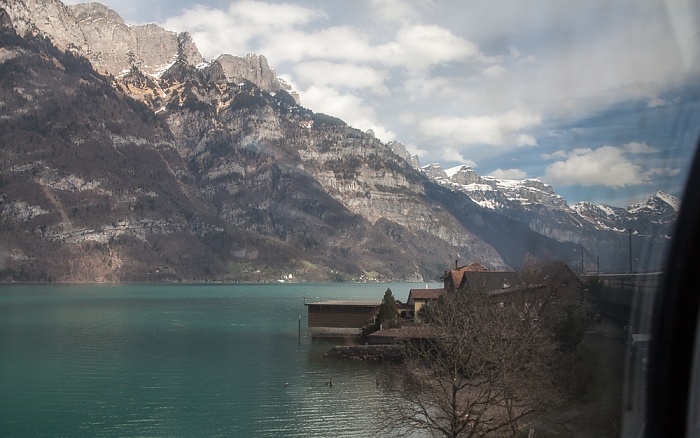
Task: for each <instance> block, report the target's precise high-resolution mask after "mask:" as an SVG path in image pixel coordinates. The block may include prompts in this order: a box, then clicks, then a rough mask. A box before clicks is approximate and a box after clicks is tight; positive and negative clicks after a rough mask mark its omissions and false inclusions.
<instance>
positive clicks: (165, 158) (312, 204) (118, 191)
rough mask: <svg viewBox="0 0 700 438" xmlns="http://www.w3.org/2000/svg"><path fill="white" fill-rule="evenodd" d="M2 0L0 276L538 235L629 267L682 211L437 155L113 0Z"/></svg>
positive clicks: (552, 251) (411, 261)
mask: <svg viewBox="0 0 700 438" xmlns="http://www.w3.org/2000/svg"><path fill="white" fill-rule="evenodd" d="M0 8H1V9H0V22H1V30H0V33H1V34H0V281H61V282H102V281H105V282H118V281H274V280H278V279H282V278H285V279H286V280H290V279H291V280H294V281H296V280H300V281H342V280H361V279H382V280H409V281H424V280H435V279H436V278H437V276H438V275H439V274H440V273H441V272H442V271H443V270H444V269H446V268H447V267H449V266H450V265H451V264H452V263H454V260H455V259H461V260H463V261H467V262H472V261H478V262H479V263H481V264H483V265H484V266H487V267H489V268H493V269H506V268H517V267H518V266H519V265H520V264H521V263H522V261H523V260H524V258H525V256H526V255H527V254H531V255H533V256H535V257H538V258H543V259H558V260H564V261H573V260H575V261H576V264H577V266H580V267H582V268H583V269H587V270H589V269H597V268H599V267H600V260H604V261H605V268H606V269H608V270H612V269H625V267H626V266H627V264H628V262H629V260H630V259H631V258H637V257H638V256H639V254H638V251H641V248H648V247H650V246H653V245H657V244H659V245H663V244H665V242H667V241H668V238H669V235H670V233H671V230H672V227H673V224H674V222H675V220H676V218H677V214H678V203H679V202H678V200H677V199H675V198H673V197H672V196H670V195H667V194H664V193H658V194H657V195H656V196H654V197H652V198H651V199H649V200H648V201H647V202H646V203H643V204H640V205H635V206H630V207H628V208H627V209H621V208H614V207H610V206H605V205H593V204H590V203H580V204H576V205H573V206H569V205H568V204H567V203H566V201H565V200H564V199H563V198H562V197H561V196H559V195H557V194H556V193H554V191H553V189H552V187H551V186H549V185H547V184H544V183H543V182H541V181H537V180H525V181H509V180H499V179H495V178H490V177H482V176H479V175H477V174H476V173H475V172H474V171H473V170H472V169H471V168H469V167H466V166H463V167H458V168H454V169H448V170H443V169H442V168H441V167H440V166H439V165H436V164H432V165H428V166H425V167H423V168H421V167H420V165H419V163H418V160H417V159H416V158H415V157H410V156H409V155H408V153H407V152H406V148H405V147H404V146H403V145H401V143H399V142H391V143H389V144H383V143H382V142H381V141H379V140H378V139H376V138H375V137H374V135H373V134H372V133H371V132H361V131H359V130H357V129H354V128H352V127H351V126H348V125H347V124H346V123H344V122H343V121H342V120H340V119H338V118H335V117H333V116H331V115H325V114H320V113H314V112H312V111H310V110H308V109H306V108H304V107H303V106H302V104H301V102H302V101H303V96H301V97H300V96H299V95H297V94H296V93H295V92H294V91H293V90H291V89H290V87H289V86H288V85H287V84H286V83H285V82H284V81H282V80H281V79H279V78H277V76H276V74H275V72H274V70H272V69H271V68H270V67H269V65H268V63H267V60H266V59H265V57H264V56H261V55H253V54H249V55H247V56H245V57H238V56H232V55H221V56H220V57H219V58H217V59H214V60H212V61H208V62H207V61H205V60H204V59H203V57H202V56H201V54H200V53H199V51H198V50H197V47H196V45H195V43H194V42H193V40H192V38H191V37H190V35H189V34H187V33H182V34H176V33H173V32H169V31H166V30H164V29H162V28H160V27H158V26H156V25H152V24H150V25H144V26H130V25H127V24H125V23H124V21H123V20H122V19H121V18H120V17H119V15H118V14H117V13H116V12H114V11H112V10H110V9H108V8H107V7H105V6H103V5H101V4H98V3H88V4H78V5H72V6H66V5H64V4H62V3H61V2H59V1H56V0H0ZM628 230H633V231H632V232H629V231H628ZM630 244H631V245H630ZM630 246H631V247H632V248H633V250H632V252H630V250H629V247H630ZM658 267H659V266H647V267H645V268H649V269H657V268H658ZM636 268H638V267H635V269H636ZM639 268H641V267H639ZM290 274H291V275H290Z"/></svg>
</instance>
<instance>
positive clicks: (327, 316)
mask: <svg viewBox="0 0 700 438" xmlns="http://www.w3.org/2000/svg"><path fill="white" fill-rule="evenodd" d="M307 306H308V310H309V327H311V328H314V327H317V328H318V327H336V328H357V329H360V328H362V327H364V326H365V325H367V324H369V323H370V322H371V321H372V320H373V319H374V315H376V313H377V310H378V306H375V307H370V306H342V305H331V306H324V305H313V304H309V305H307Z"/></svg>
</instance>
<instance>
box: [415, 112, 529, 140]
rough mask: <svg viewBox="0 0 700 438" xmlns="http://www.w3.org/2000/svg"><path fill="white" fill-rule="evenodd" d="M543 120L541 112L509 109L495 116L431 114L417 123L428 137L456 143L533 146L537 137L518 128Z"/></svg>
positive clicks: (524, 127)
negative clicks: (442, 115)
mask: <svg viewBox="0 0 700 438" xmlns="http://www.w3.org/2000/svg"><path fill="white" fill-rule="evenodd" d="M540 123H542V119H541V117H540V116H539V115H538V114H534V113H530V112H525V111H508V112H506V113H503V114H499V115H495V116H472V117H431V118H428V119H425V120H422V121H419V122H418V126H417V127H418V130H419V131H420V132H421V134H422V135H424V136H425V137H426V138H432V139H438V140H441V141H445V142H448V143H450V144H453V145H455V144H456V145H484V144H485V145H491V146H532V145H533V144H536V141H534V137H532V136H529V135H523V134H521V133H518V131H520V130H523V129H527V128H530V127H533V126H537V125H539V124H540Z"/></svg>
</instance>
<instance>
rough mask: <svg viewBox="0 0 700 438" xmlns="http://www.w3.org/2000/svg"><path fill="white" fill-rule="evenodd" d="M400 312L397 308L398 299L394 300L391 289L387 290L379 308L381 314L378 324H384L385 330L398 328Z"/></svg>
mask: <svg viewBox="0 0 700 438" xmlns="http://www.w3.org/2000/svg"><path fill="white" fill-rule="evenodd" d="M398 315H399V311H398V308H397V307H396V299H395V298H394V294H393V292H391V288H387V290H386V292H384V298H383V299H382V305H381V306H379V313H378V314H377V323H378V324H382V325H383V326H384V328H391V327H394V326H396V324H397V319H398Z"/></svg>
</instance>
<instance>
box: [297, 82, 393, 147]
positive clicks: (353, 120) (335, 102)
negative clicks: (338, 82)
mask: <svg viewBox="0 0 700 438" xmlns="http://www.w3.org/2000/svg"><path fill="white" fill-rule="evenodd" d="M301 94H302V97H303V99H304V106H306V107H308V108H309V109H311V110H313V111H315V112H321V113H324V114H328V115H332V116H334V117H338V118H340V119H342V120H343V121H345V122H346V123H347V124H349V125H350V126H352V127H354V128H357V129H360V130H362V131H366V130H368V129H371V130H372V131H374V135H375V137H377V138H378V139H380V140H381V141H382V142H385V143H386V142H388V141H391V140H395V139H396V134H394V133H393V132H391V131H389V130H388V129H386V127H384V126H383V125H382V124H380V123H379V122H378V121H377V119H376V114H375V112H374V110H373V109H372V108H371V107H369V106H367V104H366V103H365V102H364V101H363V100H362V99H361V98H359V97H357V96H355V95H352V94H347V93H346V94H343V93H340V92H339V91H338V90H336V89H334V88H329V87H317V86H312V87H310V88H308V89H307V90H303V91H302V92H301Z"/></svg>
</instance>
